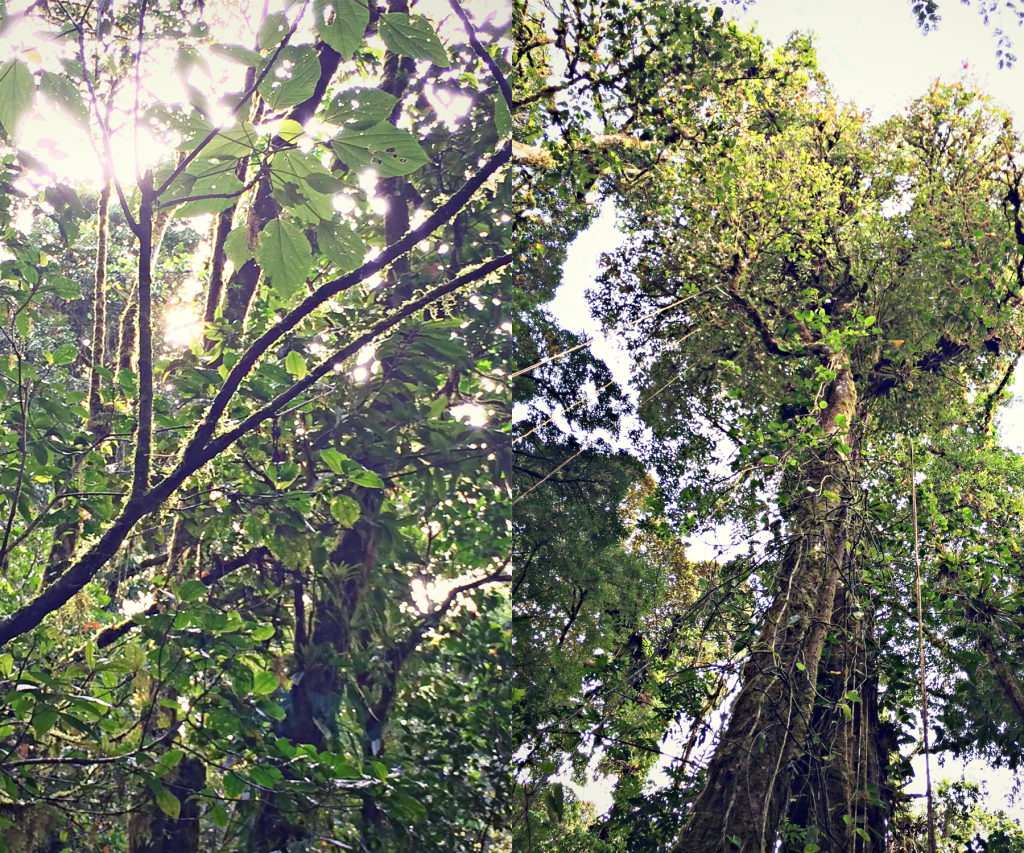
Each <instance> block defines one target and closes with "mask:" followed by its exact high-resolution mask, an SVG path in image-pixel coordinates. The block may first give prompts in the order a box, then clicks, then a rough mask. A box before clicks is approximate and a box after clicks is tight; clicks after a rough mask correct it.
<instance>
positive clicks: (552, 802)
mask: <svg viewBox="0 0 1024 853" xmlns="http://www.w3.org/2000/svg"><path fill="white" fill-rule="evenodd" d="M544 802H545V805H546V806H547V807H548V814H549V815H550V816H551V819H552V820H553V821H554V822H555V823H561V822H562V815H563V814H564V812H565V788H564V787H562V785H561V784H560V783H556V784H554V785H552V786H551V787H550V788H548V790H547V792H546V793H545V795H544Z"/></svg>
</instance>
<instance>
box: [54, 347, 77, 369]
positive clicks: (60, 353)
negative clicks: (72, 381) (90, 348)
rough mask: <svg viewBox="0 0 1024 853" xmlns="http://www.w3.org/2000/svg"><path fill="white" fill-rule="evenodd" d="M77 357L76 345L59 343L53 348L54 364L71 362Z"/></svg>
mask: <svg viewBox="0 0 1024 853" xmlns="http://www.w3.org/2000/svg"><path fill="white" fill-rule="evenodd" d="M77 357H78V347H76V346H75V345H74V344H61V345H60V346H59V347H57V349H56V350H54V353H53V363H54V364H58V365H59V364H71V362H73V361H74V360H75V359H76V358H77Z"/></svg>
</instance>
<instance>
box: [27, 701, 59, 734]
mask: <svg viewBox="0 0 1024 853" xmlns="http://www.w3.org/2000/svg"><path fill="white" fill-rule="evenodd" d="M59 716H60V715H59V714H58V713H57V709H56V708H51V707H49V706H48V705H40V706H38V707H37V708H36V712H35V713H34V714H33V715H32V729H33V730H34V731H35V733H36V736H37V737H42V736H43V735H45V734H46V733H47V732H48V731H49V730H50V729H52V728H53V724H54V723H56V722H57V718H58V717H59Z"/></svg>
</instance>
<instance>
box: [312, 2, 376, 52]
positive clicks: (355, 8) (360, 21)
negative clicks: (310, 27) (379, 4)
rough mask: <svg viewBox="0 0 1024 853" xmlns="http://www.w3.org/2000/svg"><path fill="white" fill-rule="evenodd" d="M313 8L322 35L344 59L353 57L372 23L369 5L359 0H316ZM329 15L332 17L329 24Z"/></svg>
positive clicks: (317, 26) (317, 27)
mask: <svg viewBox="0 0 1024 853" xmlns="http://www.w3.org/2000/svg"><path fill="white" fill-rule="evenodd" d="M313 8H314V10H315V13H316V29H317V32H318V33H320V37H321V38H322V39H323V40H324V41H325V42H327V44H329V45H330V46H331V47H333V48H334V49H335V50H336V51H338V53H340V54H341V58H342V59H346V60H347V59H351V58H352V55H353V54H354V53H355V52H356V48H358V47H359V45H360V44H361V43H362V41H363V36H364V35H365V34H366V27H367V25H368V24H369V23H370V9H369V6H368V5H367V4H366V3H360V2H359V0H316V2H315V3H314V4H313ZM331 10H333V15H332V14H331ZM328 17H330V18H331V23H329V24H328V23H327V18H328Z"/></svg>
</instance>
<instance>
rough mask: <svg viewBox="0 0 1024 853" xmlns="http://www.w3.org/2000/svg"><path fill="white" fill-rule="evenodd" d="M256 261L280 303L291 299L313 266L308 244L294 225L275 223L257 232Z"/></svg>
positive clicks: (281, 222)
mask: <svg viewBox="0 0 1024 853" xmlns="http://www.w3.org/2000/svg"><path fill="white" fill-rule="evenodd" d="M256 260H257V261H259V264H260V267H262V269H263V272H264V273H266V275H267V276H268V277H269V278H270V283H271V284H272V285H273V288H274V290H275V291H276V292H277V294H278V296H280V297H281V298H282V299H288V298H290V297H292V296H294V295H295V294H296V293H297V292H298V291H299V288H300V287H301V286H302V285H303V284H304V283H305V281H306V276H307V275H308V274H309V270H310V268H311V267H312V266H313V250H312V248H311V247H310V245H309V240H307V239H306V236H305V235H304V234H303V233H302V232H301V231H299V229H298V228H296V227H295V226H294V225H292V224H291V223H289V222H285V221H284V220H281V219H275V220H274V221H273V222H270V223H268V224H267V227H266V228H264V229H263V231H262V232H260V239H259V244H258V245H257V246H256Z"/></svg>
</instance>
